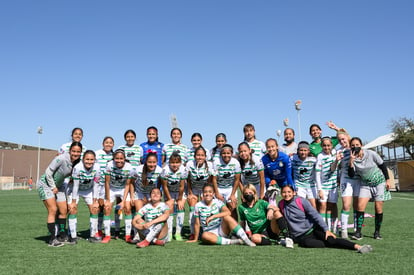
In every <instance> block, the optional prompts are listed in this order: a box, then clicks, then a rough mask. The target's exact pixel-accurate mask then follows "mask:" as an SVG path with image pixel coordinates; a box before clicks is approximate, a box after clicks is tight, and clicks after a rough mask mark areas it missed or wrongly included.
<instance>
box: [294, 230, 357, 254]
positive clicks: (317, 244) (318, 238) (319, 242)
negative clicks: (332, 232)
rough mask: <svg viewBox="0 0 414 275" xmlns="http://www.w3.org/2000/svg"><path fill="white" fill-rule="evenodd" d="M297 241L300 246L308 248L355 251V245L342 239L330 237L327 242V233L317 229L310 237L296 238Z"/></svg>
mask: <svg viewBox="0 0 414 275" xmlns="http://www.w3.org/2000/svg"><path fill="white" fill-rule="evenodd" d="M295 241H296V242H297V243H298V244H299V246H301V247H307V248H325V247H331V248H345V249H350V250H354V249H355V248H354V247H355V243H353V242H351V241H348V240H345V239H341V238H334V237H331V236H329V237H328V239H327V240H325V232H324V231H323V230H322V229H320V228H318V227H316V228H314V230H313V231H312V233H310V234H308V235H302V236H300V237H297V238H295Z"/></svg>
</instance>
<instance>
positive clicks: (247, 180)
mask: <svg viewBox="0 0 414 275" xmlns="http://www.w3.org/2000/svg"><path fill="white" fill-rule="evenodd" d="M252 160H253V163H250V161H248V162H247V163H246V164H245V166H244V167H243V168H242V169H241V181H242V183H243V185H248V184H253V185H258V184H260V177H259V172H260V171H263V170H264V166H263V162H262V159H261V158H258V157H257V156H255V155H253V156H252Z"/></svg>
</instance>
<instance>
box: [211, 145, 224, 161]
mask: <svg viewBox="0 0 414 275" xmlns="http://www.w3.org/2000/svg"><path fill="white" fill-rule="evenodd" d="M220 152H221V148H217V149H216V151H214V149H211V151H210V159H209V160H211V162H214V161H216V160H218V159H220Z"/></svg>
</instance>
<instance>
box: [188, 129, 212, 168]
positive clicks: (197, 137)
mask: <svg viewBox="0 0 414 275" xmlns="http://www.w3.org/2000/svg"><path fill="white" fill-rule="evenodd" d="M202 143H203V136H202V135H201V134H200V133H194V134H192V135H191V144H192V145H193V147H191V148H190V149H188V153H187V162H190V161H193V160H194V152H195V150H196V149H197V148H198V147H200V146H202ZM210 158H211V157H210V152H207V159H210Z"/></svg>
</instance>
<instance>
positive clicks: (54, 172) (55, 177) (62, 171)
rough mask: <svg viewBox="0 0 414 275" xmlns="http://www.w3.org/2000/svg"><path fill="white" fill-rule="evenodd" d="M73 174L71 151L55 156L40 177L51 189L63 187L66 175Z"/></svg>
mask: <svg viewBox="0 0 414 275" xmlns="http://www.w3.org/2000/svg"><path fill="white" fill-rule="evenodd" d="M71 174H72V162H71V161H70V155H69V153H63V154H62V155H58V156H57V157H55V158H54V159H53V160H52V162H51V163H50V164H49V166H48V167H47V168H46V171H45V173H44V174H43V175H42V177H41V178H40V181H41V182H42V183H45V184H47V185H48V186H49V187H50V188H51V189H53V188H55V187H57V188H59V187H61V186H62V184H63V182H64V181H65V178H66V177H69V176H70V175H71Z"/></svg>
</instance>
